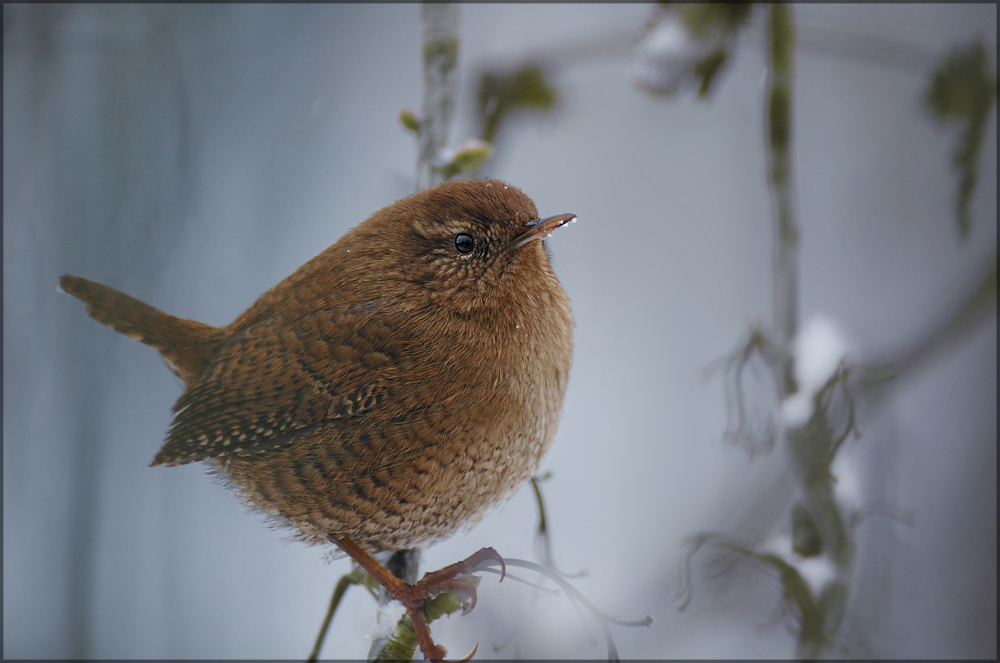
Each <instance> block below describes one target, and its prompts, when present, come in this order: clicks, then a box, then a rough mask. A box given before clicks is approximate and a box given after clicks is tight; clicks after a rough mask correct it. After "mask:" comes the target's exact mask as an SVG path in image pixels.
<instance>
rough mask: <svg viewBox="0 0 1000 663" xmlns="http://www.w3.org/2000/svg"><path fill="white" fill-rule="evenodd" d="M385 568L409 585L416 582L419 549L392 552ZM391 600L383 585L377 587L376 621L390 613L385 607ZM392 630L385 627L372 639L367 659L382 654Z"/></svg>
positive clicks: (374, 658)
mask: <svg viewBox="0 0 1000 663" xmlns="http://www.w3.org/2000/svg"><path fill="white" fill-rule="evenodd" d="M385 568H386V570H387V571H389V573H391V574H392V575H394V576H396V577H397V578H399V579H400V580H402V581H403V582H405V583H408V584H410V585H413V584H415V583H416V582H417V574H418V572H419V568H420V550H419V549H418V548H410V549H407V550H400V551H398V552H395V553H393V555H392V557H390V558H389V561H388V562H386V564H385ZM392 601H393V598H392V596H391V595H390V594H389V592H387V591H386V590H385V588H384V587H379V593H378V617H377V618H376V619H377V621H380V622H381V621H382V620H384V619H387V618H388V615H389V614H390V613H389V612H388V611H387V608H388V607H389V604H391V603H392ZM400 619H402V618H400ZM396 630H398V629H396ZM394 632H395V631H394V630H393V629H387V630H386V631H385V634H384V635H383V636H382V637H378V638H373V639H372V646H371V647H370V648H369V649H368V660H369V661H374V660H378V658H379V657H380V655H381V654H382V650H383V649H384V648H385V646H386V645H388V644H389V639H390V638H391V637H392V635H393V634H394Z"/></svg>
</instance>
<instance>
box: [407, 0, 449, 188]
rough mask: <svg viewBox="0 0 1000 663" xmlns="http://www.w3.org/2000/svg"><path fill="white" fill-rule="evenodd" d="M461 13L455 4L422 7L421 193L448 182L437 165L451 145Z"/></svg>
mask: <svg viewBox="0 0 1000 663" xmlns="http://www.w3.org/2000/svg"><path fill="white" fill-rule="evenodd" d="M458 12H459V5H458V4H452V3H424V4H422V5H421V6H420V17H421V20H422V21H423V32H424V54H423V56H424V102H423V107H422V112H421V119H420V133H419V136H420V140H419V149H418V154H417V191H420V190H421V189H426V188H427V187H431V186H434V185H435V184H440V183H441V182H443V181H444V178H443V177H442V176H441V174H440V172H439V171H437V169H436V168H435V165H436V164H437V162H438V161H439V155H440V154H441V151H442V150H443V149H444V147H445V145H447V143H448V129H449V127H450V125H451V115H452V110H453V109H454V107H455V90H456V89H457V87H458V85H457V74H456V67H455V64H456V63H457V62H458V19H459V13H458Z"/></svg>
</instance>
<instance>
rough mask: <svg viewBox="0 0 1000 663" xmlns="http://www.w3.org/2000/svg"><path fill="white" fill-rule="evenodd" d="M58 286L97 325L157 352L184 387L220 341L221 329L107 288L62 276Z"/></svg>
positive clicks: (199, 372) (198, 373) (195, 375)
mask: <svg viewBox="0 0 1000 663" xmlns="http://www.w3.org/2000/svg"><path fill="white" fill-rule="evenodd" d="M59 286H60V287H61V288H62V289H63V290H65V291H66V292H68V293H69V294H71V295H73V296H74V297H76V298H78V299H80V300H81V301H83V302H84V303H86V304H87V313H89V314H90V316H91V317H92V318H94V319H95V320H97V321H98V322H101V323H103V324H105V325H107V326H108V327H111V328H112V329H114V330H115V331H118V332H121V333H122V334H125V335H126V336H129V337H131V338H134V339H137V340H139V341H142V342H143V343H145V344H146V345H148V346H150V347H153V348H156V349H157V350H159V351H160V354H162V355H163V359H164V360H165V361H166V363H167V366H168V367H169V368H170V370H171V371H173V372H174V373H176V374H177V375H178V376H179V377H180V378H181V379H182V380H184V382H185V384H188V385H190V384H191V383H192V382H194V381H195V379H197V377H198V376H199V375H201V373H202V371H203V370H204V369H205V367H206V366H207V365H208V362H209V361H210V360H211V358H212V356H213V355H214V354H215V352H216V350H218V347H219V345H220V343H221V342H222V338H223V328H221V327H213V326H211V325H206V324H204V323H201V322H196V321H194V320H185V319H183V318H178V317H175V316H172V315H169V314H167V313H164V312H163V311H160V310H159V309H155V308H153V307H152V306H150V305H149V304H145V303H143V302H140V301H139V300H138V299H136V298H135V297H129V296H128V295H126V294H125V293H122V292H118V291H117V290H115V289H114V288H109V287H108V286H106V285H101V284H100V283H96V282H94V281H90V280H87V279H84V278H80V277H79V276H70V275H69V274H64V275H63V276H62V277H60V278H59Z"/></svg>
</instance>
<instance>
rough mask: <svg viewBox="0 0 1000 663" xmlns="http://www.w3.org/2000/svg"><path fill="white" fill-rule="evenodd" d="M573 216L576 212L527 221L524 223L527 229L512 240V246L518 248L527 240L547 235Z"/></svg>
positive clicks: (574, 216)
mask: <svg viewBox="0 0 1000 663" xmlns="http://www.w3.org/2000/svg"><path fill="white" fill-rule="evenodd" d="M575 218H576V214H556V215H555V216H550V217H549V218H547V219H535V220H534V221H528V222H527V223H526V224H524V225H525V227H526V228H528V231H527V232H526V233H524V234H523V235H521V236H520V237H518V238H517V239H516V240H515V241H514V248H516V249H519V248H521V247H522V246H524V245H525V244H527V243H528V242H533V241H535V240H536V239H542V238H545V237H548V236H549V235H551V234H552V231H553V230H555V229H556V228H559V227H560V226H564V225H566V224H567V223H569V222H570V221H572V220H573V219H575Z"/></svg>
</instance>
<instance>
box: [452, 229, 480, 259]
mask: <svg viewBox="0 0 1000 663" xmlns="http://www.w3.org/2000/svg"><path fill="white" fill-rule="evenodd" d="M452 244H454V246H455V250H456V251H457V252H459V253H461V254H462V255H466V254H469V253H472V249H473V248H475V246H476V240H475V239H473V238H472V235H470V234H469V233H458V234H457V235H455V239H454V240H453V242H452Z"/></svg>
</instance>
